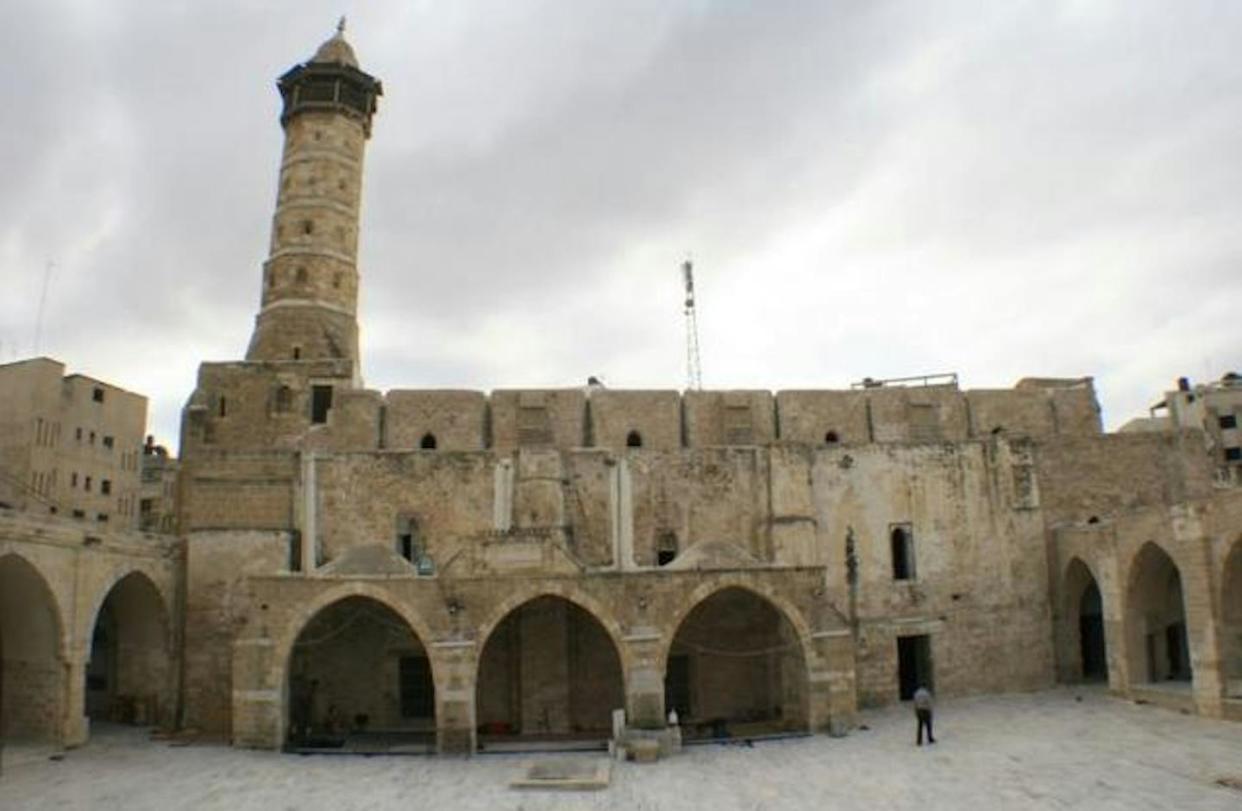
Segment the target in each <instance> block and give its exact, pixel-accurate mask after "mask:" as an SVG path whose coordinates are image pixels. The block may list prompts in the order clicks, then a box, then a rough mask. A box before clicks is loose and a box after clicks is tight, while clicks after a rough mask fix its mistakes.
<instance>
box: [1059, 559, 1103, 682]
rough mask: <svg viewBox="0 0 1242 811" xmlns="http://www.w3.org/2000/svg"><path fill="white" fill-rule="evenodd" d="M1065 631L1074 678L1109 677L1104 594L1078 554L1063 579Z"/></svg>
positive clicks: (1087, 679) (1071, 561)
mask: <svg viewBox="0 0 1242 811" xmlns="http://www.w3.org/2000/svg"><path fill="white" fill-rule="evenodd" d="M1061 583H1062V587H1063V588H1062V593H1063V599H1064V603H1063V605H1062V622H1063V632H1064V633H1065V635H1066V638H1067V640H1068V655H1069V661H1070V666H1069V668H1068V670H1069V673H1068V676H1069V679H1070V680H1071V681H1100V680H1107V678H1108V646H1107V642H1106V640H1105V631H1104V629H1105V623H1104V613H1105V612H1104V597H1103V592H1101V591H1100V581H1099V578H1098V577H1096V575H1095V572H1094V571H1093V570H1092V568H1091V566H1090V565H1089V564H1088V563H1087V562H1086V561H1084V560H1083V559H1082V558H1080V557H1074V558H1073V559H1071V560H1070V562H1069V564H1068V565H1067V566H1066V567H1065V574H1064V575H1063V576H1062V579H1061Z"/></svg>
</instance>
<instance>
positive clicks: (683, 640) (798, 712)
mask: <svg viewBox="0 0 1242 811" xmlns="http://www.w3.org/2000/svg"><path fill="white" fill-rule="evenodd" d="M676 628H677V630H676V633H675V634H674V635H673V638H672V641H671V643H670V644H669V648H668V651H667V654H666V657H665V662H664V703H665V707H666V709H668V710H676V711H677V714H678V716H679V718H680V720H681V724H682V730H683V734H684V735H686V736H687V737H689V738H694V737H726V736H737V735H746V736H753V735H762V734H765V733H774V732H782V731H790V730H798V731H801V730H806V729H808V728H809V725H810V712H809V690H808V687H809V679H808V668H807V659H806V652H805V650H804V636H805V635H804V634H803V633H802V630H801V629H800V628H799V627H797V626H796V625H795V624H794V622H793V621H791V619H790V615H789V614H788V613H787V612H786V611H783V610H781V609H780V608H778V607H777V605H776V604H774V603H773V601H771V600H770V599H768V598H766V597H764V596H761V595H759V594H758V593H756V592H754V591H752V590H750V589H747V588H742V587H739V586H729V587H725V588H723V589H720V590H717V591H715V592H713V593H711V594H710V595H708V596H706V597H704V598H703V599H701V600H699V601H698V602H697V603H695V604H694V606H693V608H692V609H690V610H689V612H688V613H687V614H686V615H685V616H684V617H683V618H682V619H681V621H680V622H679V623H678V625H677V626H676Z"/></svg>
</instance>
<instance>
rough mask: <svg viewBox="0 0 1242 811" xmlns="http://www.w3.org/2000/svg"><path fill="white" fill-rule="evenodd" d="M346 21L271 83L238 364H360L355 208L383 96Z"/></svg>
mask: <svg viewBox="0 0 1242 811" xmlns="http://www.w3.org/2000/svg"><path fill="white" fill-rule="evenodd" d="M344 29H345V21H344V19H342V20H341V23H340V25H339V26H337V32H336V35H335V36H333V37H332V38H331V39H329V40H328V41H327V42H325V43H324V44H323V45H321V46H320V47H319V50H318V51H316V52H315V55H314V56H313V57H311V59H310V61H308V62H306V63H304V64H301V65H298V66H296V67H294V68H293V69H291V70H290V71H289V72H287V73H286V74H285V75H284V76H281V77H280V79H279V81H278V82H277V86H278V87H279V88H280V95H281V98H282V99H283V100H284V109H283V111H282V112H281V116H280V123H281V125H282V126H283V127H284V130H285V148H284V154H283V155H282V157H281V161H280V189H279V192H278V194H277V197H276V216H275V218H274V219H273V222H272V243H271V252H270V254H269V256H268V259H267V262H265V263H264V265H263V298H262V307H261V308H260V310H259V315H258V317H257V318H256V319H255V327H254V335H253V336H252V337H251V339H250V348H249V349H248V350H247V351H246V359H247V360H250V361H297V360H303V361H318V360H342V361H351V362H352V363H351V364H350V365H351V366H352V369H350V371H349V374H350V376H351V377H353V379H354V380H355V381H357V380H358V379H359V378H360V369H359V364H358V360H359V358H358V319H357V309H358V208H359V202H360V200H361V188H362V157H363V152H364V151H365V148H366V141H367V138H369V137H370V135H371V116H372V115H373V114H374V113H375V107H376V98H377V97H378V96H379V95H380V94H381V93H382V89H381V87H380V83H379V81H378V80H376V79H375V78H374V77H372V76H369V75H367V74H366V73H363V72H362V71H361V70H359V69H358V60H357V59H356V58H355V57H354V50H353V48H351V47H350V46H349V43H348V42H346V41H345V37H344Z"/></svg>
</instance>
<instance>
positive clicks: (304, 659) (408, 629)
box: [269, 583, 439, 752]
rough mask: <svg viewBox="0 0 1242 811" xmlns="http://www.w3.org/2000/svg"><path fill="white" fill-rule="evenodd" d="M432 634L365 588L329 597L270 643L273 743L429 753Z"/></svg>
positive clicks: (354, 586) (434, 666) (355, 586)
mask: <svg viewBox="0 0 1242 811" xmlns="http://www.w3.org/2000/svg"><path fill="white" fill-rule="evenodd" d="M433 638H434V637H433V636H432V633H431V629H430V628H429V627H428V626H427V625H426V623H425V622H423V621H422V620H421V619H420V618H419V617H418V616H417V615H416V614H414V613H413V612H411V611H409V610H407V609H406V607H405V606H403V605H402V604H401V603H400V602H399V601H397V600H394V599H393V597H392V595H390V594H389V593H388V592H387V591H385V590H384V589H381V588H377V587H374V586H372V585H370V584H363V583H351V584H348V585H345V586H342V587H340V588H336V589H331V590H329V591H327V592H325V593H323V594H321V595H319V596H318V597H317V598H316V599H315V600H312V601H311V602H310V603H308V604H307V605H306V606H304V607H303V608H302V610H300V611H299V612H298V613H297V614H296V615H295V616H294V617H293V618H292V619H291V620H290V622H289V623H288V624H287V625H286V627H285V628H284V630H283V632H282V634H281V636H280V639H279V641H278V643H277V655H276V656H275V657H274V659H273V664H272V667H273V669H274V671H275V672H272V673H271V674H270V675H269V678H271V679H272V680H273V682H274V683H275V684H279V685H280V690H281V729H280V739H281V740H282V741H284V742H285V745H286V746H287V747H289V748H292V749H334V750H348V751H358V752H377V751H382V752H429V751H434V750H435V745H436V700H435V690H436V684H437V679H436V674H437V671H438V670H439V667H438V663H437V662H436V661H435V657H434V656H432V653H431V647H430V643H431V640H432V639H433Z"/></svg>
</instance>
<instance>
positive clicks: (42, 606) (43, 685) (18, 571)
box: [0, 553, 66, 742]
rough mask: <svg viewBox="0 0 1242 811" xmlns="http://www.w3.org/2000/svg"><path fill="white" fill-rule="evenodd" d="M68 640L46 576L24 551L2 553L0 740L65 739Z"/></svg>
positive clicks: (0, 586)
mask: <svg viewBox="0 0 1242 811" xmlns="http://www.w3.org/2000/svg"><path fill="white" fill-rule="evenodd" d="M65 645H66V638H65V632H64V623H63V621H62V619H61V612H60V606H59V605H58V604H57V602H56V596H55V594H54V593H53V591H52V589H51V587H50V586H49V585H48V583H47V580H46V579H45V578H44V577H43V575H42V574H41V573H40V572H39V570H38V568H37V567H36V566H35V565H34V564H33V563H31V562H30V561H29V560H27V559H26V558H25V557H23V556H22V555H19V554H17V553H8V554H4V555H0V740H7V739H14V740H35V741H41V742H56V741H59V740H60V738H61V733H62V729H61V724H62V721H63V720H64V707H63V705H62V701H63V696H64V694H65V690H64V686H65V685H64V679H65V670H64V667H62V663H63V662H64V661H65V655H64V654H65V652H66V651H65Z"/></svg>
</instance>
